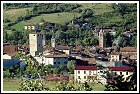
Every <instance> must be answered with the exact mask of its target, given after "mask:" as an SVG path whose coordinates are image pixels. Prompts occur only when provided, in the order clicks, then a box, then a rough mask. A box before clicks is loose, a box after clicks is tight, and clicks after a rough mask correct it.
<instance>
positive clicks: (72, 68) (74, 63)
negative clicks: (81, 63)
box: [67, 60, 76, 73]
mask: <svg viewBox="0 0 140 94" xmlns="http://www.w3.org/2000/svg"><path fill="white" fill-rule="evenodd" d="M75 65H76V61H74V60H71V61H68V63H67V68H68V69H69V71H70V72H71V73H73V72H74V69H75Z"/></svg>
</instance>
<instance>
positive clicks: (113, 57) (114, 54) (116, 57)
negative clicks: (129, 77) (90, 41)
mask: <svg viewBox="0 0 140 94" xmlns="http://www.w3.org/2000/svg"><path fill="white" fill-rule="evenodd" d="M120 60H121V54H120V53H119V52H112V53H111V59H110V61H111V62H114V61H120Z"/></svg>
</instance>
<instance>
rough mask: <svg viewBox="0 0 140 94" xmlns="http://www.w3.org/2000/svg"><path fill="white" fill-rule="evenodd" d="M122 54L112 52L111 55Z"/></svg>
mask: <svg viewBox="0 0 140 94" xmlns="http://www.w3.org/2000/svg"><path fill="white" fill-rule="evenodd" d="M120 54H121V53H120V52H112V53H111V55H120Z"/></svg>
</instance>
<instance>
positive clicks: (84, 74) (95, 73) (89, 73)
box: [74, 70, 104, 83]
mask: <svg viewBox="0 0 140 94" xmlns="http://www.w3.org/2000/svg"><path fill="white" fill-rule="evenodd" d="M78 71H80V73H78ZM78 76H80V79H79V78H78ZM88 76H96V77H97V79H100V73H98V71H97V70H74V79H75V81H76V80H77V81H78V82H81V83H84V82H85V81H88ZM97 79H96V80H95V81H96V82H97ZM100 80H102V79H100ZM103 81H104V79H103ZM103 81H102V82H103Z"/></svg>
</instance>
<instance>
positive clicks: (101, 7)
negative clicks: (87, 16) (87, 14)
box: [80, 3, 114, 15]
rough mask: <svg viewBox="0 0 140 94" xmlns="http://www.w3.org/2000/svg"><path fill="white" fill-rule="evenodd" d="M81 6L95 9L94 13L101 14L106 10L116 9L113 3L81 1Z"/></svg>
mask: <svg viewBox="0 0 140 94" xmlns="http://www.w3.org/2000/svg"><path fill="white" fill-rule="evenodd" d="M80 5H81V8H82V9H86V8H90V9H92V10H93V12H94V15H100V14H103V13H104V12H111V11H113V10H114V9H113V8H112V4H111V3H93V4H92V3H81V4H80Z"/></svg>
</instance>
